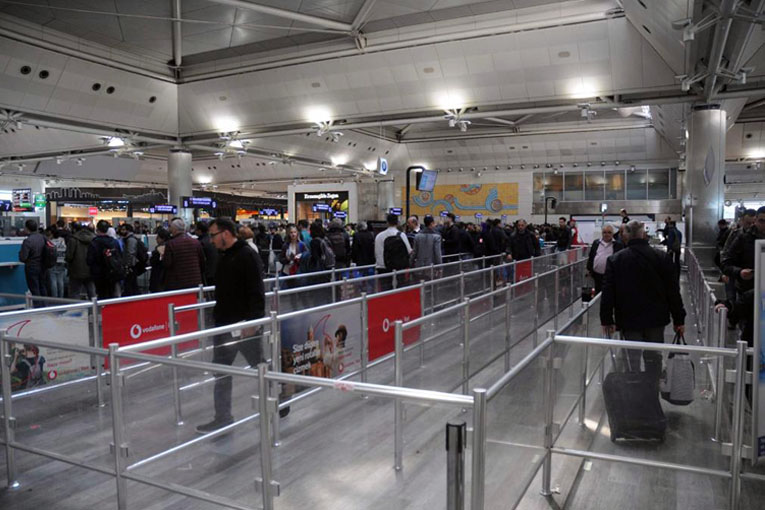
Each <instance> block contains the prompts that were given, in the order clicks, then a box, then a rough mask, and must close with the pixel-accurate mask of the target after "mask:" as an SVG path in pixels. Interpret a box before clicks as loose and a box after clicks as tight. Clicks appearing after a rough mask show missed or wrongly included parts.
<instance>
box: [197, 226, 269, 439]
mask: <svg viewBox="0 0 765 510" xmlns="http://www.w3.org/2000/svg"><path fill="white" fill-rule="evenodd" d="M209 234H210V239H211V240H212V242H213V244H214V246H215V247H216V248H217V249H218V250H219V251H221V254H220V256H219V257H218V267H217V270H216V272H215V308H214V309H213V317H214V319H215V326H216V327H218V326H225V325H227V324H233V323H236V322H241V321H251V320H255V319H259V318H261V317H263V316H264V315H265V312H266V297H265V287H264V285H263V261H262V260H261V259H260V256H259V255H258V253H257V252H256V251H255V250H253V249H252V248H250V247H249V246H248V245H247V243H246V242H244V241H242V240H239V239H237V237H236V225H235V224H234V222H233V221H231V219H229V218H216V219H215V220H213V221H212V222H211V223H210V229H209ZM257 329H260V328H257ZM257 329H256V328H243V329H242V330H241V331H239V332H232V333H226V334H223V335H218V336H216V337H215V338H214V339H213V345H214V349H213V360H212V362H213V363H220V364H222V365H228V366H231V365H232V364H233V363H234V360H235V359H236V355H237V353H238V352H241V353H242V355H243V356H244V357H245V359H246V360H247V363H249V365H250V366H251V367H253V368H254V367H256V366H257V365H258V363H260V362H261V361H262V360H263V353H262V350H261V345H260V334H259V331H258V330H257ZM237 333H238V334H237ZM231 391H232V382H231V376H229V375H225V376H224V375H221V374H216V378H215V389H214V401H215V419H213V421H211V422H210V423H205V424H204V425H199V426H198V427H197V432H199V433H201V434H207V433H209V432H212V431H214V430H217V429H219V428H222V427H225V426H227V425H230V424H231V423H233V422H234V417H233V416H232V414H231Z"/></svg>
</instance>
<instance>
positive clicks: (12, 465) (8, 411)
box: [0, 331, 19, 489]
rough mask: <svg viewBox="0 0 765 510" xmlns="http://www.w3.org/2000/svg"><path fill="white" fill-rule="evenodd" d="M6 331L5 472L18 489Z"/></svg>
mask: <svg viewBox="0 0 765 510" xmlns="http://www.w3.org/2000/svg"><path fill="white" fill-rule="evenodd" d="M6 335H7V332H6V331H2V332H0V372H2V373H0V381H2V384H3V430H4V431H5V436H4V439H5V471H6V476H7V479H8V487H9V488H11V489H17V488H18V487H19V482H18V481H17V480H16V456H15V455H16V453H15V452H14V451H13V446H12V444H13V442H14V440H15V431H16V418H14V417H13V411H12V401H11V367H10V363H9V361H10V360H9V358H10V354H9V352H8V344H7V343H6V342H4V341H3V340H5V337H6Z"/></svg>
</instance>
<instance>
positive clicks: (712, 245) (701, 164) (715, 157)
mask: <svg viewBox="0 0 765 510" xmlns="http://www.w3.org/2000/svg"><path fill="white" fill-rule="evenodd" d="M726 126H727V120H726V113H725V110H722V109H721V108H720V105H719V104H705V105H699V106H695V107H694V108H693V111H692V113H691V116H690V121H689V123H688V132H689V137H688V150H687V152H686V158H687V171H686V175H685V185H686V186H685V193H686V195H687V197H684V205H685V223H686V232H687V238H686V239H685V242H686V245H688V246H691V247H692V248H693V251H694V253H695V254H696V256H697V257H698V259H699V262H700V264H701V266H702V267H714V262H713V261H714V256H715V251H716V249H717V247H716V240H717V231H716V228H717V221H718V220H719V219H720V218H722V217H723V205H724V202H725V185H724V183H723V177H724V175H725V134H726ZM657 219H659V218H657ZM661 219H663V218H661Z"/></svg>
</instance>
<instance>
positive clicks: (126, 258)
mask: <svg viewBox="0 0 765 510" xmlns="http://www.w3.org/2000/svg"><path fill="white" fill-rule="evenodd" d="M117 235H119V236H120V237H121V238H122V246H123V248H124V249H123V250H122V260H123V264H124V266H125V280H124V282H125V286H124V288H123V292H122V295H123V296H136V295H138V275H137V274H136V272H135V266H136V264H137V263H138V243H141V242H143V241H141V240H139V239H138V238H137V237H136V236H135V234H134V233H133V225H130V224H129V223H124V224H122V225H120V226H119V228H118V229H117Z"/></svg>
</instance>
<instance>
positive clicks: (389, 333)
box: [367, 287, 422, 361]
mask: <svg viewBox="0 0 765 510" xmlns="http://www.w3.org/2000/svg"><path fill="white" fill-rule="evenodd" d="M367 306H368V321H369V322H368V324H369V361H372V360H375V359H377V358H379V357H381V356H385V355H386V354H388V353H391V352H393V350H394V347H395V346H394V343H393V342H394V334H395V333H394V330H395V327H394V325H395V322H396V321H399V320H400V321H403V322H408V321H411V320H414V319H417V318H419V317H420V316H421V315H422V311H421V308H420V288H419V287H413V288H411V289H409V290H406V291H403V292H394V293H391V294H387V295H383V296H380V297H371V298H369V299H368V300H367ZM419 338H420V328H419V327H415V328H411V329H408V330H406V331H405V332H404V344H405V345H409V344H412V343H414V342H416V341H417V340H419Z"/></svg>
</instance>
